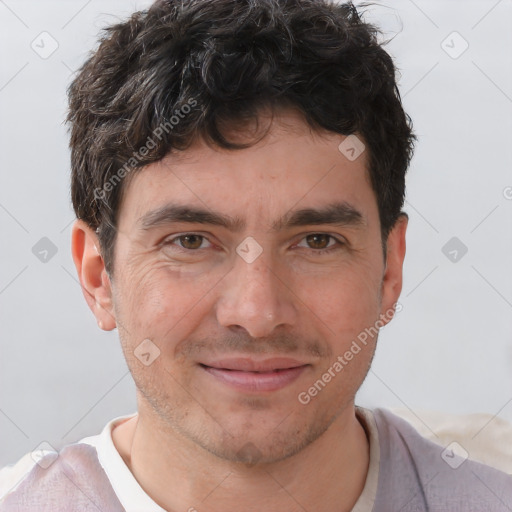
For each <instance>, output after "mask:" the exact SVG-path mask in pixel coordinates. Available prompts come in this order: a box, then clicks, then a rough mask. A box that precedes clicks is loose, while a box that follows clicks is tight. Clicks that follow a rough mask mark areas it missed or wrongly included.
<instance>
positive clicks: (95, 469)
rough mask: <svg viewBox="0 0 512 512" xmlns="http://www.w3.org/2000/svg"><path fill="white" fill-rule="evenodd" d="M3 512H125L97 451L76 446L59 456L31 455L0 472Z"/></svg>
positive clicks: (53, 453) (46, 453)
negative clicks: (62, 511)
mask: <svg viewBox="0 0 512 512" xmlns="http://www.w3.org/2000/svg"><path fill="white" fill-rule="evenodd" d="M0 478H1V484H0V488H1V489H2V493H3V495H1V496H0V498H1V499H0V512H10V511H15V510H24V511H26V512H31V511H34V512H35V511H36V510H37V511H48V512H49V511H50V510H51V511H55V510H71V508H70V507H72V508H73V509H76V510H84V511H89V510H95V511H96V510H98V507H100V509H104V510H112V511H122V510H123V508H122V507H121V505H120V503H119V501H118V500H117V497H116V496H115V493H114V491H113V489H112V488H111V486H110V485H109V481H108V478H107V476H106V474H105V472H104V470H103V468H102V467H101V465H100V464H99V461H98V457H97V453H96V448H95V447H94V446H91V445H89V444H85V443H75V444H71V445H68V446H66V447H64V448H63V449H62V450H61V451H60V452H55V451H47V452H45V453H39V454H37V456H34V454H33V453H29V454H27V455H25V456H24V457H22V459H20V461H18V463H17V464H15V465H14V466H11V467H7V468H4V469H2V470H1V472H0Z"/></svg>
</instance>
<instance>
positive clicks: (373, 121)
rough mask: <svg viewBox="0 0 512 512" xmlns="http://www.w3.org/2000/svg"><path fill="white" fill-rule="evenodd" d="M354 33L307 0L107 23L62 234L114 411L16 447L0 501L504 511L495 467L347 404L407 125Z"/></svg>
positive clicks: (503, 480)
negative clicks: (104, 350) (109, 358)
mask: <svg viewBox="0 0 512 512" xmlns="http://www.w3.org/2000/svg"><path fill="white" fill-rule="evenodd" d="M376 36H377V34H376V30H375V29H374V28H373V27H371V26H369V25H367V24H365V23H364V22H363V21H362V20H361V19H360V17H359V15H358V13H357V11H356V9H355V8H354V7H353V6H352V5H351V4H344V5H337V4H331V3H327V2H324V1H321V0H287V1H278V0H251V1H240V0H216V1H214V2H209V1H207V0H182V1H174V0H170V1H159V2H157V3H155V4H154V5H153V6H152V7H151V8H150V9H149V10H148V11H147V12H139V13H135V14H134V15H133V16H132V17H131V18H130V19H129V20H128V21H126V22H124V23H119V24H117V25H115V26H112V27H110V28H109V29H108V31H107V33H106V34H105V36H104V38H103V39H102V42H101V44H100V46H99V48H98V49H97V50H96V52H95V53H94V54H93V55H92V56H91V57H90V58H89V60H88V61H87V62H86V63H85V65H84V66H83V67H82V69H81V70H80V73H79V74H78V76H77V77H76V78H75V80H74V82H73V83H72V85H71V87H70V91H69V96H70V111H69V117H68V120H69V122H70V125H71V152H72V198H73V205H74V208H75V212H76V215H77V218H78V220H77V221H76V223H75V225H74V227H73V233H72V254H73V258H74V261H75V265H76V268H77V272H78V276H79V278H80V282H81V284H82V288H83V292H84V296H85V298H86V300H87V303H88V304H89V306H90V308H91V310H92V312H93V313H94V315H95V317H96V320H97V322H98V325H99V327H100V328H101V329H104V330H112V329H114V328H117V329H118V332H119V336H120V340H121V343H122V347H123V351H124V355H125V358H126V361H127V364H128V366H129V368H130V371H131V374H132V376H133V378H134V381H135V383H136V386H137V402H138V413H137V414H135V415H132V416H128V417H123V418H116V419H114V420H113V421H112V422H110V423H109V424H108V425H107V426H106V427H105V430H104V431H103V432H102V433H101V434H100V435H99V436H94V437H90V438H86V439H83V440H82V441H80V442H78V443H76V444H73V445H69V446H67V447H65V448H64V449H63V450H61V451H60V453H59V454H58V455H57V454H56V453H47V454H45V455H44V456H43V457H42V458H41V459H40V460H38V462H37V464H35V463H31V464H29V465H28V466H29V467H27V468H25V470H24V471H23V472H22V473H23V474H22V476H21V477H20V478H19V479H18V481H17V483H16V484H15V485H14V486H13V487H12V489H10V491H9V492H8V493H7V494H6V495H5V496H4V498H3V500H2V502H0V511H14V510H27V511H29V510H30V511H31V510H38V511H40V510H87V511H89V510H91V511H92V510H103V511H107V510H108V511H122V510H126V511H136V510H137V511H145V512H150V511H157V510H158V511H161V510H168V511H178V510H183V511H189V512H191V511H196V510H197V511H199V512H202V511H208V512H209V511H221V510H222V511H228V512H229V511H235V510H237V511H238V510H244V511H256V510H265V511H268V512H273V511H277V510H286V511H290V512H295V511H304V510H306V511H318V510H322V511H333V512H334V511H336V512H339V511H371V510H373V511H375V512H381V511H382V512H385V511H399V510H400V511H427V510H450V511H456V510H464V511H483V510H485V511H502V510H510V509H512V480H511V479H510V477H509V476H508V475H506V474H505V473H502V472H500V471H498V470H495V469H492V468H490V467H488V466H485V465H482V464H479V463H476V462H473V461H470V460H466V461H458V462H459V463H458V464H451V465H449V464H447V463H445V461H444V460H443V459H442V457H441V452H442V448H441V447H440V446H437V445H435V444H432V443H430V442H429V441H427V440H425V439H423V438H422V437H421V436H420V435H419V434H418V433H417V432H416V431H415V430H414V429H413V428H412V427H411V426H409V425H408V424H407V423H406V422H405V421H403V420H400V419H399V418H397V417H396V416H394V415H393V414H391V413H390V412H387V411H385V410H381V409H376V410H374V411H370V410H366V409H362V408H358V407H356V406H355V404H354V397H355V394H356V392H357V390H358V389H359V387H360V386H361V384H362V382H363V381H364V379H365V376H366V374H367V372H368V370H369V367H370V364H371V360H372V357H373V354H374V351H375V347H376V342H377V337H378V331H379V328H380V327H382V326H383V325H385V324H386V323H388V322H389V321H390V320H391V318H392V316H393V313H394V311H395V309H396V308H397V306H398V304H397V301H398V298H399V295H400V292H401V287H402V265H403V261H404V256H405V234H406V228H407V216H406V214H405V213H403V212H402V211H401V208H402V205H403V200H404V187H405V185H404V183H405V179H404V178H405V173H406V170H407V167H408V164H409V161H410V158H411V154H412V146H413V139H414V137H413V134H412V131H411V126H410V122H409V120H408V118H407V116H406V114H405V113H404V111H403V109H402V106H401V102H400V98H399V94H398V91H397V88H396V82H395V69H394V65H393V62H392V60H391V58H390V57H389V55H388V54H387V53H386V52H385V51H384V49H383V48H382V47H381V46H380V45H379V44H378V42H377V39H376ZM452 455H453V458H454V459H457V456H455V455H454V454H452Z"/></svg>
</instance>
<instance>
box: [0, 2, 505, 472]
mask: <svg viewBox="0 0 512 512" xmlns="http://www.w3.org/2000/svg"><path fill="white" fill-rule="evenodd" d="M386 4H387V5H388V6H389V5H392V8H390V7H387V8H385V7H382V6H380V5H379V6H378V7H374V8H372V9H370V11H369V13H368V17H369V18H370V19H372V20H376V21H377V22H378V23H380V24H381V26H383V28H384V29H385V30H386V33H387V35H388V36H389V37H391V36H392V35H395V37H394V39H393V40H392V42H391V43H390V44H389V46H388V49H389V51H390V52H391V53H392V55H393V56H394V57H395V58H396V63H397V65H398V66H399V68H400V70H401V79H400V87H401V91H402V95H403V100H404V104H405V107H406V110H407V111H408V112H409V114H410V115H411V116H412V118H413V120H414V126H415V131H416V133H417V135H418V137H419V142H418V145H417V150H416V155H415V158H414V160H413V162H412V166H411V169H410V171H409V176H408V200H407V203H406V205H405V210H406V211H407V212H408V213H409V215H410V225H409V231H408V239H407V240H408V249H407V257H406V263H405V283H404V288H403V293H402V298H401V302H402V304H403V311H402V312H400V313H399V314H398V315H397V317H396V318H395V320H394V321H393V322H392V324H391V325H389V326H387V327H386V328H384V329H383V330H382V332H381V335H380V340H379V346H378V350H377V355H376V358H375V361H374V365H373V369H372V371H371V372H370V374H369V376H368V379H367V380H366V382H365V384H364V385H363V388H362V389H361V391H360V393H359V400H358V402H359V404H361V405H366V406H386V407H394V406H398V407H410V408H411V409H412V410H413V411H414V412H415V413H417V414H418V415H419V416H421V411H422V410H424V409H433V410H439V411H445V412H453V413H464V412H475V411H480V412H487V413H490V414H493V415H499V416H501V417H503V418H505V419H508V420H509V421H512V379H511V376H512V271H511V263H512V258H511V256H512V200H511V199H512V172H511V169H512V154H511V147H512V138H511V137H512V115H511V114H512V69H511V68H512V66H511V54H512V50H511V49H512V30H511V20H512V2H511V0H501V1H496V0H489V1H487V0H479V1H466V0H464V1H463V0H460V1H454V0H451V1H446V0H445V1H440V0H438V1H432V0H429V1H427V0H416V1H415V2H413V1H412V0H400V1H393V2H391V1H388V2H386ZM146 5H148V2H134V1H126V0H125V1H120V0H118V1H112V0H111V1H106V0H102V1H99V0H92V1H91V0H90V1H88V2H87V1H82V0H80V1H70V0H66V1H64V0H62V1H20V0H0V44H1V45H0V51H1V60H0V112H1V118H0V145H1V151H0V169H1V173H2V186H1V189H0V222H1V226H2V251H1V265H0V307H1V314H2V316H1V323H0V329H1V353H0V443H1V445H0V466H1V465H4V464H7V463H11V462H14V461H15V460H17V459H18V458H19V457H20V456H21V455H23V454H24V453H26V452H28V451H30V450H32V449H34V448H35V447H36V446H37V445H38V444H39V443H40V442H41V441H48V442H50V443H51V444H52V445H53V446H55V447H56V448H60V447H61V446H62V445H64V444H66V443H69V442H73V441H76V440H78V439H80V438H81V437H84V436H86V435H92V434H95V433H98V432H99V431H100V429H101V428H102V427H103V426H104V424H105V423H106V422H107V421H109V420H110V419H111V418H113V417H115V416H118V415H122V414H126V413H130V412H133V411H134V410H135V399H134V397H135V391H134V385H133V383H132V380H131V377H130V375H129V373H128V370H127V367H126V365H125V363H124V359H123V357H122V354H121V350H120V346H119V342H118V340H117V332H116V331H114V332H113V333H105V332H103V331H101V330H99V328H98V327H97V325H96V322H95V320H94V317H93V315H92V313H91V312H90V311H89V309H88V307H87V305H86V303H85V300H84V299H83V297H82V293H81V290H80V286H79V284H78V281H77V278H76V274H75V269H74V266H73V262H72V259H71V255H70V233H71V230H70V227H71V223H72V221H73V219H74V215H73V213H72V209H71V206H70V199H69V155H68V149H67V133H66V128H65V127H64V125H63V119H64V116H65V109H66V95H65V89H66V87H67V85H68V83H69V82H70V80H71V79H72V76H73V70H76V69H77V68H78V66H79V65H80V64H81V63H82V62H83V60H84V57H85V54H86V53H87V52H88V51H89V50H90V49H91V48H92V47H93V46H94V44H95V38H96V34H97V33H98V30H99V28H100V27H102V26H105V25H106V24H110V23H112V22H114V21H115V20H116V17H118V16H120V17H123V16H125V15H126V14H128V13H129V12H131V11H133V10H135V9H136V8H142V7H145V6H146ZM43 31H47V32H48V33H49V34H51V38H53V39H54V40H55V41H57V43H58V48H57V50H56V51H55V52H54V53H53V54H52V55H50V56H48V57H47V58H42V57H41V56H39V55H38V53H36V52H35V51H34V50H33V49H32V48H31V43H32V41H35V42H34V46H35V47H36V48H38V51H39V52H43V51H48V50H49V49H51V44H52V41H51V39H49V37H48V36H41V35H40V34H41V32H43ZM454 31H456V32H458V33H459V34H460V36H461V37H459V36H457V35H453V34H452V32H454ZM44 38H46V39H44ZM461 38H463V39H461ZM464 40H465V41H467V43H468V44H469V47H468V49H467V50H466V51H465V52H464V53H462V54H461V55H460V56H458V58H453V56H457V55H458V54H459V53H460V51H461V49H463V47H464V46H463V45H464V44H465V43H464ZM443 41H445V43H443ZM36 45H38V46H36ZM443 48H444V49H443ZM445 50H448V52H450V53H451V54H452V56H450V55H448V53H447V52H446V51H445ZM42 237H48V238H49V239H50V240H51V241H52V243H53V244H55V246H56V249H57V253H56V254H55V255H54V256H53V257H51V258H48V261H47V262H42V261H40V260H39V259H38V258H37V257H36V256H35V255H34V254H33V252H32V248H33V246H34V245H35V244H36V243H37V242H38V241H39V240H40V239H41V238H42ZM452 237H457V238H458V239H459V240H460V241H461V242H462V243H463V244H465V246H467V248H468V252H467V254H465V255H464V256H463V257H460V254H461V253H460V252H459V253H458V256H459V260H458V261H456V262H453V261H450V259H449V258H448V257H447V256H445V254H444V253H443V252H442V248H443V246H444V245H445V244H446V243H447V242H448V240H450V239H451V238H452ZM450 250H451V249H450Z"/></svg>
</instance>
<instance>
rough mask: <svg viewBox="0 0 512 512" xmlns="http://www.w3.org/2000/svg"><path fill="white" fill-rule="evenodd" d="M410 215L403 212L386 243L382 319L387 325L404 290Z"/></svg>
mask: <svg viewBox="0 0 512 512" xmlns="http://www.w3.org/2000/svg"><path fill="white" fill-rule="evenodd" d="M408 222H409V217H408V216H407V214H405V213H401V214H400V216H399V217H398V219H397V221H396V222H395V225H394V226H393V228H392V229H391V231H390V232H389V235H388V240H387V244H386V246H387V247H386V267H385V269H384V277H383V280H382V294H381V297H382V300H381V312H380V314H381V320H382V322H383V325H386V324H387V323H388V322H389V321H390V320H391V319H392V318H393V315H391V314H390V311H393V310H394V308H395V304H396V303H397V301H398V298H399V297H400V292H401V291H402V282H403V276H402V270H403V264H404V258H405V233H406V231H407V224H408Z"/></svg>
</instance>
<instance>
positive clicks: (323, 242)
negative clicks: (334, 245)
mask: <svg viewBox="0 0 512 512" xmlns="http://www.w3.org/2000/svg"><path fill="white" fill-rule="evenodd" d="M331 238H332V236H330V235H325V234H323V233H315V234H314V235H308V236H307V237H306V242H307V244H308V245H309V246H310V247H311V249H326V248H327V247H329V241H330V239H331Z"/></svg>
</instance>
